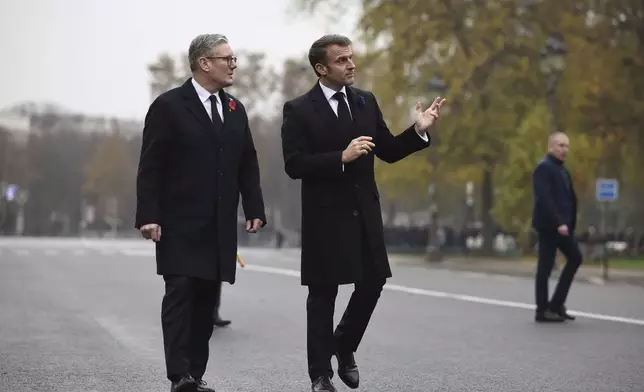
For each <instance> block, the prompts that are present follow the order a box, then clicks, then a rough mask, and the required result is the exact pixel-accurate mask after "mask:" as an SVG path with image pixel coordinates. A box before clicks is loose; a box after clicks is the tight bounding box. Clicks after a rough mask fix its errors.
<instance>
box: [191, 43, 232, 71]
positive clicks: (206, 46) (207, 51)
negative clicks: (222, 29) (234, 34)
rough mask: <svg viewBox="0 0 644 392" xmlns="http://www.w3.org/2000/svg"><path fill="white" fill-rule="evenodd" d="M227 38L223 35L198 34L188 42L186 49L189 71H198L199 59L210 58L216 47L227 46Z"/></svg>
mask: <svg viewBox="0 0 644 392" xmlns="http://www.w3.org/2000/svg"><path fill="white" fill-rule="evenodd" d="M227 43H228V38H226V36H225V35H223V34H200V35H198V36H196V37H195V38H194V39H193V40H192V42H190V48H189V49H188V61H189V62H190V70H191V71H192V72H195V71H196V70H197V69H199V58H200V57H204V56H210V55H211V54H212V51H213V49H215V47H216V46H217V45H220V44H227Z"/></svg>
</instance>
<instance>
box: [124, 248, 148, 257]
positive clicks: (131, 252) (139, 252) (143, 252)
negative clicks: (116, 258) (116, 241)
mask: <svg viewBox="0 0 644 392" xmlns="http://www.w3.org/2000/svg"><path fill="white" fill-rule="evenodd" d="M120 252H121V253H122V254H124V255H126V256H146V257H147V256H154V255H155V251H154V249H121V250H120Z"/></svg>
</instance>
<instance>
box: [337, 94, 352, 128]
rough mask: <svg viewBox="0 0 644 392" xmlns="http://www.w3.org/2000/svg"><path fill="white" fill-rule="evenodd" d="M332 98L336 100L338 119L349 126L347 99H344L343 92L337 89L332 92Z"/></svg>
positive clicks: (349, 116) (349, 117)
mask: <svg viewBox="0 0 644 392" xmlns="http://www.w3.org/2000/svg"><path fill="white" fill-rule="evenodd" d="M333 98H335V100H336V101H338V120H339V121H340V123H341V124H342V125H344V126H347V127H351V123H352V121H351V114H350V113H349V106H348V105H347V101H345V100H344V93H343V92H341V91H338V92H337V93H335V94H333Z"/></svg>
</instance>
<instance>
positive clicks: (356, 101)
mask: <svg viewBox="0 0 644 392" xmlns="http://www.w3.org/2000/svg"><path fill="white" fill-rule="evenodd" d="M347 100H348V101H349V107H350V108H351V116H352V117H353V132H354V134H360V135H357V136H361V135H362V129H363V128H364V104H365V101H364V98H363V97H361V96H360V95H359V94H358V93H357V92H356V91H355V90H354V89H353V88H351V87H347ZM357 136H356V137H357Z"/></svg>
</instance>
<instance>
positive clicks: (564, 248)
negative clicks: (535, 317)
mask: <svg viewBox="0 0 644 392" xmlns="http://www.w3.org/2000/svg"><path fill="white" fill-rule="evenodd" d="M538 237H539V259H538V261H537V273H536V278H535V297H536V302H537V312H543V311H545V310H546V309H548V308H551V309H555V310H556V309H558V308H560V307H561V306H563V305H564V304H565V302H566V298H567V297H568V292H569V291H570V286H571V285H572V282H573V279H574V277H575V274H576V273H577V270H578V269H579V266H580V265H581V263H582V255H581V251H580V250H579V245H578V244H577V240H576V239H575V236H574V234H573V233H569V235H567V236H562V235H561V234H559V233H558V232H556V231H554V232H550V231H547V232H546V231H539V232H538ZM557 249H559V250H561V253H563V254H564V256H565V257H566V265H565V266H564V268H563V270H562V271H561V275H560V276H559V282H558V283H557V288H556V289H555V292H554V294H553V296H552V300H551V301H550V303H548V280H549V279H550V274H551V273H552V268H553V267H554V265H555V256H556V254H557Z"/></svg>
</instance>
